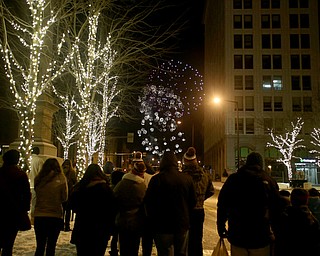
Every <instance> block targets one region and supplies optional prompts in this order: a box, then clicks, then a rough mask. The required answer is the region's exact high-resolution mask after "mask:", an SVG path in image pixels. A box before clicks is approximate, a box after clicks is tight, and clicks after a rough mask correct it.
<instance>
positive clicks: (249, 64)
mask: <svg viewBox="0 0 320 256" xmlns="http://www.w3.org/2000/svg"><path fill="white" fill-rule="evenodd" d="M244 67H245V69H253V55H245V56H244Z"/></svg>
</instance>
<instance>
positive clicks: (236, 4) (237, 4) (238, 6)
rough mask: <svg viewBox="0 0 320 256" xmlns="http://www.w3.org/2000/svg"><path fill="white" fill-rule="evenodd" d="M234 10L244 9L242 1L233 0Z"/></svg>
mask: <svg viewBox="0 0 320 256" xmlns="http://www.w3.org/2000/svg"><path fill="white" fill-rule="evenodd" d="M233 9H242V0H233Z"/></svg>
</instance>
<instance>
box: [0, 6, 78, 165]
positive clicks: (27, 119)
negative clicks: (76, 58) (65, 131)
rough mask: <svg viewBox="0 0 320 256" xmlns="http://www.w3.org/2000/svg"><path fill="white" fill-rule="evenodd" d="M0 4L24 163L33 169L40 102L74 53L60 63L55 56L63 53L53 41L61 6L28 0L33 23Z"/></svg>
mask: <svg viewBox="0 0 320 256" xmlns="http://www.w3.org/2000/svg"><path fill="white" fill-rule="evenodd" d="M0 4H1V10H2V17H1V19H2V37H1V44H0V50H1V53H2V56H3V60H4V63H5V71H6V76H7V78H8V80H9V81H10V89H11V92H12V95H13V96H14V98H15V105H14V107H15V108H16V109H17V111H18V114H19V118H20V128H19V129H20V130H19V140H20V145H19V150H20V152H21V162H20V165H21V167H22V168H23V169H25V170H29V169H30V163H31V149H32V143H33V140H34V130H33V127H34V123H35V113H36V101H37V100H38V98H39V97H40V95H41V94H42V93H43V92H44V91H45V90H46V89H47V88H48V87H49V86H50V85H51V83H52V81H53V80H54V79H55V78H57V77H58V76H59V75H61V73H62V72H64V70H65V68H66V66H67V65H68V63H69V60H70V58H71V55H72V53H71V52H70V54H68V56H64V61H63V63H62V64H61V63H60V64H59V65H57V63H56V61H55V60H54V58H53V57H54V56H55V55H57V54H58V53H59V49H58V48H54V47H55V46H54V45H53V44H52V42H51V40H50V36H51V34H50V32H51V31H50V29H51V27H52V25H53V24H54V23H55V22H56V20H57V17H58V15H59V14H60V10H61V9H59V7H57V9H50V8H53V5H51V4H50V1H45V0H28V1H26V4H27V6H28V8H29V10H28V11H29V14H28V19H30V20H31V23H29V22H28V21H25V20H23V19H22V18H19V17H17V16H14V15H13V14H12V13H11V12H10V9H9V8H8V7H6V6H5V5H4V3H3V2H1V3H0ZM48 14H49V16H48ZM60 46H61V44H60ZM57 47H59V45H57ZM48 49H51V50H52V51H51V54H49V53H48ZM50 58H51V59H50Z"/></svg>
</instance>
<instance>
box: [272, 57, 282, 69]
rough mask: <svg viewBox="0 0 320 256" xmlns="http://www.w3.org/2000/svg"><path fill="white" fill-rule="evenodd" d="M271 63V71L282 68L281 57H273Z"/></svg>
mask: <svg viewBox="0 0 320 256" xmlns="http://www.w3.org/2000/svg"><path fill="white" fill-rule="evenodd" d="M272 62H273V69H281V68H282V58H281V55H273V56H272Z"/></svg>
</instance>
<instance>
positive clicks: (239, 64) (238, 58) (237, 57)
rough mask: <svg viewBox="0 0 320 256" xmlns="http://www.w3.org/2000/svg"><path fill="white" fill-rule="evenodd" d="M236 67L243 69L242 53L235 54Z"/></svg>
mask: <svg viewBox="0 0 320 256" xmlns="http://www.w3.org/2000/svg"><path fill="white" fill-rule="evenodd" d="M234 68H235V69H242V55H234Z"/></svg>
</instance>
